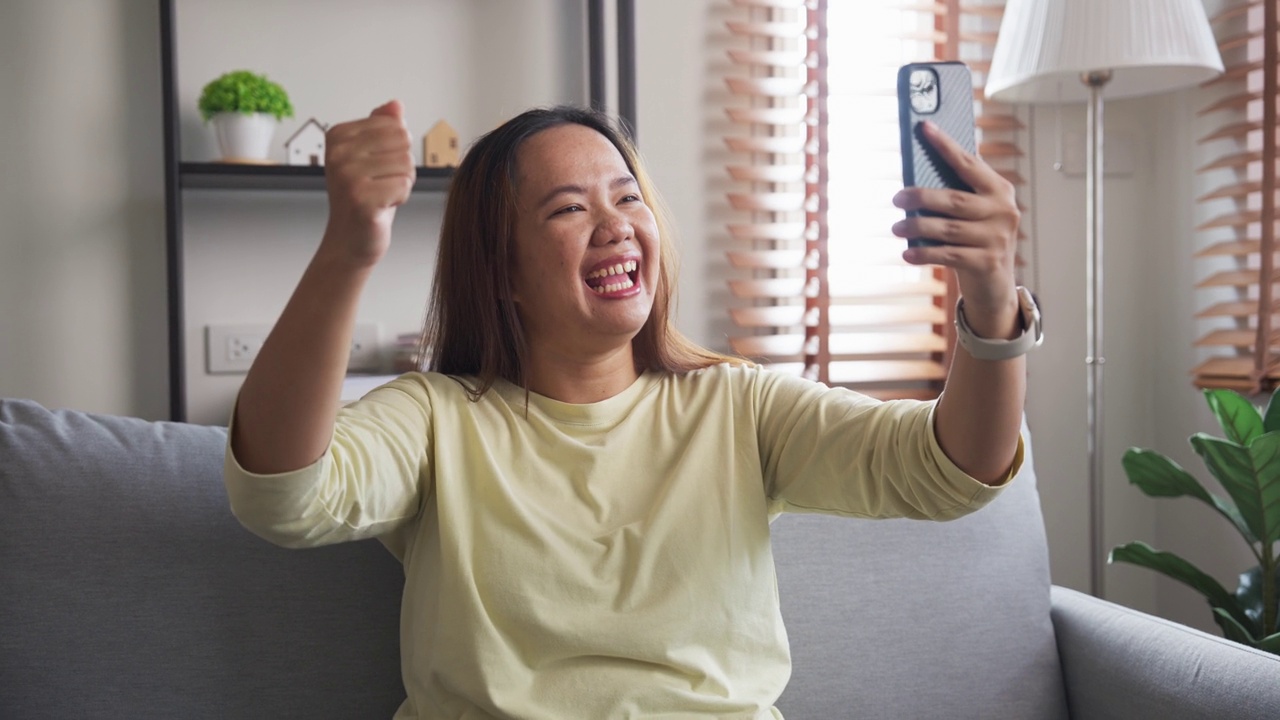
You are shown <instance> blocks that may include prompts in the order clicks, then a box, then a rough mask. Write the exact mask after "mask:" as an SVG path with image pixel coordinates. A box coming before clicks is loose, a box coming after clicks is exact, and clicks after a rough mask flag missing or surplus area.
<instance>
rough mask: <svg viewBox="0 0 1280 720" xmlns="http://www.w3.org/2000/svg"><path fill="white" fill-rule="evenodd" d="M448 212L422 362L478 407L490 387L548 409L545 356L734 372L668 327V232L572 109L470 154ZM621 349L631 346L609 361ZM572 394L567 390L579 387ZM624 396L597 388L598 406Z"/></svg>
mask: <svg viewBox="0 0 1280 720" xmlns="http://www.w3.org/2000/svg"><path fill="white" fill-rule="evenodd" d="M496 199H500V201H499V202H494V200H496ZM448 203H449V204H448V207H447V208H446V212H445V220H444V225H443V228H442V229H441V242H440V256H439V259H438V260H437V262H436V276H435V284H434V290H433V294H432V301H431V307H430V309H429V310H428V313H427V317H428V321H427V327H426V331H425V332H424V334H423V347H422V356H423V357H427V358H429V361H428V363H427V367H428V368H429V369H431V370H433V371H436V372H440V373H443V374H446V375H456V376H473V377H475V378H476V383H475V385H474V387H473V395H474V396H475V397H479V396H480V395H481V394H483V393H484V392H485V391H486V390H487V389H488V388H489V387H491V386H492V385H493V382H494V380H496V379H499V378H501V379H503V380H507V381H508V382H511V383H514V384H516V385H519V386H522V387H529V388H530V389H531V390H534V391H535V392H543V394H549V395H550V396H552V397H556V395H555V393H546V392H544V391H545V390H548V389H550V388H549V387H548V384H555V383H556V382H557V379H558V377H559V376H558V375H557V374H556V373H546V372H541V371H540V368H542V367H543V366H544V365H543V364H542V363H541V360H542V359H544V358H545V357H546V355H547V353H551V354H562V353H565V352H566V351H567V352H568V353H569V354H577V353H583V357H600V356H601V354H602V353H603V354H604V356H606V357H607V358H608V359H609V360H611V361H612V362H613V363H614V364H615V366H616V367H618V368H621V369H623V370H624V374H626V373H627V372H632V373H634V372H640V371H644V370H653V371H665V372H676V373H681V372H688V371H690V370H695V369H698V368H704V367H708V366H710V365H715V364H717V363H721V362H730V363H738V362H741V361H740V360H738V359H735V358H730V357H726V356H723V355H719V354H717V353H714V352H711V351H710V350H706V349H703V348H701V347H698V346H697V345H695V344H694V343H692V342H691V341H689V340H688V339H686V338H685V337H684V336H682V335H681V334H680V333H679V332H678V331H677V330H676V329H675V327H674V326H673V325H672V321H671V317H670V309H671V307H672V300H671V294H672V289H673V288H674V287H675V278H674V277H673V273H674V270H673V269H674V267H675V249H674V248H673V247H672V246H671V244H670V241H669V240H667V238H670V237H671V236H672V234H671V232H670V230H669V228H670V222H669V220H668V219H667V216H666V212H665V209H664V208H663V205H662V202H661V200H660V198H659V197H658V193H657V190H656V189H655V188H654V187H653V184H652V183H651V182H650V180H649V178H648V175H647V174H646V173H645V171H644V168H643V167H642V165H641V163H640V159H639V156H638V154H637V153H636V151H635V148H634V147H632V146H631V144H630V142H629V141H627V139H626V137H625V135H623V134H622V133H621V132H619V131H618V129H617V128H616V127H614V125H613V124H612V123H611V122H610V120H609V118H607V117H605V116H603V115H600V114H598V113H594V112H591V111H588V110H584V109H581V108H575V107H556V108H545V109H535V110H530V111H528V112H526V113H523V114H521V115H519V116H517V117H516V118H514V119H512V120H511V121H510V122H508V123H506V124H505V125H503V126H502V127H501V128H498V129H497V130H494V131H493V132H491V133H489V134H488V135H486V136H484V137H483V138H481V139H480V140H478V141H477V142H476V144H475V146H474V147H473V148H472V149H471V150H470V152H468V153H467V156H466V157H465V158H464V159H463V162H462V164H461V166H460V167H459V168H458V170H457V172H456V173H455V175H454V179H453V185H452V188H451V192H450V194H449V201H448ZM618 265H622V266H624V267H622V268H621V269H620V270H618V271H616V272H614V271H613V267H614V266H618ZM628 265H630V266H631V267H629V268H628V267H626V266H628ZM601 272H604V273H606V274H605V275H600V274H599V273H601ZM462 287H465V288H468V289H469V291H468V292H467V293H465V294H464V293H459V289H460V288H462ZM522 290H524V292H523V293H522V292H521V291H522ZM463 295H465V298H464V297H463ZM610 322H612V323H614V324H613V325H609V324H608V323H610ZM606 337H607V339H605V338H606ZM619 337H624V338H625V340H626V342H624V343H623V345H628V344H630V345H631V347H630V348H628V349H627V350H626V351H625V352H623V353H616V352H615V353H611V352H610V349H611V348H610V347H609V345H610V344H613V346H614V347H613V348H612V349H616V347H617V343H616V341H617V339H618V338H619ZM632 338H634V343H631V342H630V341H631V340H632ZM633 354H634V356H632V355H633ZM629 369H630V370H629ZM535 375H536V376H537V377H538V380H537V381H534V376H535ZM548 375H549V377H548ZM630 379H631V380H632V381H634V379H635V376H634V375H632V376H631V378H630ZM624 382H625V380H624ZM629 384H630V382H625V384H624V385H622V387H625V386H626V385H629ZM573 385H574V387H572V388H563V389H562V390H563V391H567V392H569V393H570V394H571V395H573V396H575V397H577V396H578V395H579V393H580V392H581V391H584V390H585V389H586V388H585V387H583V386H582V385H581V384H579V383H573ZM619 389H620V388H617V387H611V388H605V387H594V386H593V391H594V392H595V393H596V394H599V395H601V397H598V398H595V399H602V398H603V397H610V396H611V395H612V394H616V392H617V391H618V390H619Z"/></svg>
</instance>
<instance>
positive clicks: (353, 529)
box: [226, 365, 1022, 720]
mask: <svg viewBox="0 0 1280 720" xmlns="http://www.w3.org/2000/svg"><path fill="white" fill-rule="evenodd" d="M527 399H528V404H527V407H526V394H525V391H524V390H523V389H521V388H518V387H516V386H514V385H512V384H510V383H506V382H501V381H500V382H499V383H498V384H497V385H495V386H494V388H493V390H492V391H491V392H489V393H487V394H486V395H485V396H484V397H483V398H481V400H480V401H479V402H471V401H470V400H469V399H468V397H467V395H466V391H465V389H464V387H463V386H462V384H461V383H460V381H459V380H457V379H454V378H450V377H446V376H443V375H438V374H420V373H411V374H408V375H405V376H403V377H400V378H399V379H397V380H395V381H393V382H391V383H389V384H388V385H385V386H383V387H381V388H378V389H376V390H374V391H372V392H371V393H369V394H368V395H366V396H365V397H364V399H362V400H360V401H359V402H357V403H355V404H353V405H351V406H349V407H347V408H344V409H343V410H341V411H340V413H339V415H338V423H337V428H336V430H335V431H334V436H333V440H332V443H331V444H330V447H329V450H328V451H327V452H326V453H325V455H324V457H322V458H321V459H320V460H319V461H317V462H316V463H315V464H313V465H311V466H309V467H306V468H303V469H301V470H297V471H295V472H290V473H283V474H278V475H254V474H251V473H248V472H246V471H244V470H243V469H242V468H241V467H240V466H239V464H238V463H237V462H236V461H235V458H234V457H232V454H231V452H230V450H229V449H228V452H227V459H226V483H227V491H228V494H229V496H230V498H231V506H232V509H233V511H234V512H235V514H236V516H237V517H238V518H239V519H240V521H241V522H242V523H243V524H244V525H245V526H246V527H248V528H249V529H250V530H252V531H253V532H255V533H257V534H258V535H261V536H262V537H264V538H266V539H268V540H271V541H272V542H275V543H278V544H281V545H285V546H289V547H304V546H313V545H321V544H325V543H333V542H340V541H344V540H354V539H359V538H370V537H377V538H379V539H381V540H382V541H383V542H384V543H385V544H386V545H387V546H388V547H389V548H390V549H391V550H392V552H394V553H396V555H397V556H398V557H399V558H400V559H401V561H402V562H403V563H404V568H405V588H404V602H403V604H402V608H403V610H402V612H401V643H400V644H401V663H402V673H403V679H404V683H405V690H406V692H407V696H408V697H407V699H406V700H405V702H404V704H403V706H401V708H400V710H399V712H397V714H396V718H397V720H403V719H409V718H418V719H426V718H432V719H435V718H450V719H453V718H508V717H512V718H517V717H518V718H545V719H547V720H565V719H566V718H591V719H592V720H595V719H598V718H659V717H661V718H694V717H706V718H777V717H781V715H780V714H778V712H777V710H775V709H774V708H773V703H774V702H775V701H776V699H777V698H778V696H779V695H780V694H781V693H782V690H783V687H784V686H785V685H786V683H787V680H788V678H789V676H790V673H791V658H790V652H789V650H788V647H787V635H786V631H785V630H784V628H783V623H782V616H781V614H780V613H779V607H778V595H777V587H776V580H775V576H774V567H773V556H772V553H771V550H770V544H769V522H770V520H771V519H772V517H773V516H775V515H776V514H778V513H780V512H785V511H800V512H824V513H834V514H838V515H848V516H855V517H915V518H932V519H939V520H944V519H950V518H954V517H957V516H960V515H963V514H965V513H967V512H970V511H972V510H974V509H976V508H978V507H981V506H982V505H983V504H985V503H986V502H988V501H989V500H991V499H992V498H993V497H994V496H995V495H996V494H997V493H998V492H999V489H998V488H993V487H988V486H986V485H983V484H982V483H979V482H978V481H977V480H974V479H973V478H971V477H969V476H968V475H966V474H965V473H964V472H962V471H961V470H960V469H959V468H957V467H956V466H955V465H954V464H952V463H951V461H950V460H948V459H947V457H946V456H945V455H944V454H943V453H942V450H941V449H940V448H939V447H938V444H937V441H936V440H935V437H934V433H933V407H934V405H933V403H925V402H916V401H894V402H884V403H882V402H878V401H875V400H873V399H870V398H867V397H865V396H862V395H858V394H856V393H852V392H848V391H845V390H832V389H828V388H826V387H824V386H822V385H818V384H815V383H811V382H808V381H805V380H801V379H798V378H794V377H790V376H785V375H781V374H777V373H773V372H769V371H766V370H762V369H758V368H752V367H730V366H727V365H722V366H717V367H712V368H708V369H706V370H702V371H698V372H692V373H688V374H686V375H669V374H659V373H647V374H645V375H643V376H642V377H641V378H640V379H639V380H637V381H636V382H635V383H634V384H633V385H632V386H631V387H629V388H628V389H627V390H625V391H623V392H622V393H621V394H619V395H617V396H615V397H613V398H610V399H608V400H605V401H603V402H599V403H595V404H590V405H571V404H566V403H562V402H557V401H555V400H552V399H550V398H547V397H543V396H540V395H537V394H535V393H529V394H528V395H527ZM1021 462H1022V448H1021V445H1019V449H1018V455H1017V459H1016V460H1015V462H1014V467H1013V468H1012V469H1011V471H1010V474H1009V477H1012V476H1013V473H1014V472H1016V470H1017V468H1018V466H1019V465H1020V464H1021ZM1003 484H1004V483H1001V485H1003Z"/></svg>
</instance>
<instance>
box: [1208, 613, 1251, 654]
mask: <svg viewBox="0 0 1280 720" xmlns="http://www.w3.org/2000/svg"><path fill="white" fill-rule="evenodd" d="M1213 619H1214V620H1215V621H1216V622H1217V623H1218V627H1220V628H1222V636H1223V637H1225V638H1226V639H1228V640H1232V641H1234V642H1238V643H1240V644H1241V645H1253V644H1255V643H1257V642H1258V640H1257V638H1255V637H1254V636H1253V635H1250V634H1249V631H1248V630H1246V629H1245V628H1244V626H1243V625H1241V624H1240V623H1238V622H1236V619H1235V618H1233V617H1231V614H1230V613H1228V612H1227V611H1226V610H1223V609H1222V608H1214V609H1213Z"/></svg>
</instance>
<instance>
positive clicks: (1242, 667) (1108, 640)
mask: <svg viewBox="0 0 1280 720" xmlns="http://www.w3.org/2000/svg"><path fill="white" fill-rule="evenodd" d="M1051 597H1052V602H1053V608H1052V613H1051V614H1052V617H1053V629H1054V633H1055V634H1056V635H1057V640H1058V656H1059V657H1060V658H1061V661H1062V674H1063V680H1064V683H1065V685H1066V689H1067V705H1068V706H1069V707H1070V709H1071V716H1072V717H1075V718H1088V719H1089V720H1108V719H1109V718H1115V719H1116V720H1130V719H1131V718H1178V719H1179V720H1199V719H1201V718H1203V720H1224V719H1225V718H1232V719H1239V720H1251V719H1252V718H1257V719H1258V720H1274V719H1275V718H1277V717H1280V657H1277V656H1275V655H1271V654H1268V653H1264V652H1261V651H1259V650H1255V649H1253V648H1250V647H1246V646H1244V645H1240V644H1238V643H1234V642H1231V641H1229V640H1225V639H1223V638H1220V637H1215V636H1213V635H1209V634H1207V633H1203V632H1200V631H1199V630H1195V629H1192V628H1189V627H1186V626H1184V625H1179V624H1177V623H1174V622H1170V621H1168V620H1163V619H1161V618H1157V617H1153V616H1151V615H1147V614H1145V613H1141V612H1138V611H1136V610H1132V609H1129V608H1126V607H1123V606H1120V605H1116V604H1115V603H1111V602H1107V601H1105V600H1099V599H1097V598H1094V597H1091V596H1089V595H1085V594H1084V593H1079V592H1076V591H1074V590H1069V589H1067V588H1064V587H1059V586H1056V585H1055V586H1053V588H1052V590H1051Z"/></svg>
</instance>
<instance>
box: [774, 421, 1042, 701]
mask: <svg viewBox="0 0 1280 720" xmlns="http://www.w3.org/2000/svg"><path fill="white" fill-rule="evenodd" d="M1023 437H1024V440H1025V442H1026V456H1025V458H1024V462H1023V466H1022V470H1021V471H1020V472H1019V473H1018V475H1017V477H1015V478H1014V479H1013V480H1012V481H1011V484H1010V486H1009V487H1008V488H1007V489H1006V490H1005V491H1004V492H1003V493H1001V494H1000V496H999V497H997V498H996V499H995V500H994V501H992V503H991V504H990V505H988V506H987V507H985V508H983V509H982V510H979V511H978V512H976V513H973V514H971V515H967V516H965V517H962V518H960V519H958V520H952V521H950V522H944V523H935V522H921V521H916V520H851V519H847V518H834V517H825V516H817V515H783V516H782V517H780V518H778V519H777V520H776V521H775V522H774V524H773V546H774V561H775V563H776V564H777V572H778V584H779V594H780V597H781V602H782V614H783V617H784V618H785V619H786V623H787V634H788V635H789V637H790V639H791V652H792V661H793V665H792V676H791V682H790V684H789V685H788V686H787V690H786V692H785V693H783V695H782V699H781V700H780V701H779V703H778V708H779V709H780V710H781V711H782V713H783V714H784V715H785V716H786V717H787V718H788V719H790V718H797V719H798V720H804V719H805V718H869V719H874V718H1018V719H1019V720H1061V719H1063V718H1066V717H1067V704H1066V698H1065V694H1064V689H1063V681H1062V671H1061V668H1060V665H1059V662H1058V653H1057V645H1056V643H1055V640H1054V633H1053V624H1052V622H1051V620H1050V614H1049V608H1050V603H1049V554H1048V543H1047V541H1046V539H1045V530H1044V520H1043V517H1042V516H1041V513H1040V499H1039V493H1038V492H1037V490H1036V478H1035V472H1034V469H1033V463H1032V457H1031V444H1030V436H1029V434H1028V433H1027V432H1026V428H1025V427H1024V428H1023Z"/></svg>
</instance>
